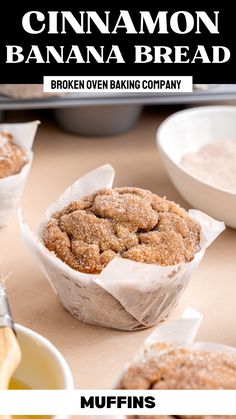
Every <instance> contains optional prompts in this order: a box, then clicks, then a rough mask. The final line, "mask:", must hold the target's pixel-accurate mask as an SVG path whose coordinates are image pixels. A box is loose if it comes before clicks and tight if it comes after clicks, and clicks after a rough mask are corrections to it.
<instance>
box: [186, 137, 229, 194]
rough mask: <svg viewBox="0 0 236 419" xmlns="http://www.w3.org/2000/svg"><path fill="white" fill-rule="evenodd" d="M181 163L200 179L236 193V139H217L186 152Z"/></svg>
mask: <svg viewBox="0 0 236 419" xmlns="http://www.w3.org/2000/svg"><path fill="white" fill-rule="evenodd" d="M181 165H182V166H183V167H184V168H185V169H186V170H187V171H188V172H189V174H191V175H193V176H195V177H196V178H198V179H199V180H202V181H204V182H206V183H208V184H209V185H212V186H215V187H217V188H221V189H224V190H226V191H229V192H233V193H236V140H220V141H215V142H213V143H211V144H208V145H206V146H204V147H202V148H200V150H198V151H196V152H195V153H188V154H185V156H184V157H183V158H182V160H181Z"/></svg>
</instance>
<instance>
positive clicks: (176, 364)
mask: <svg viewBox="0 0 236 419" xmlns="http://www.w3.org/2000/svg"><path fill="white" fill-rule="evenodd" d="M118 387H119V388H120V389H144V390H148V389H164V390H167V389H169V390H173V389H179V390H181V389H183V390H187V389H209V390H210V389H213V390H214V389H236V356H235V355H233V354H231V353H226V352H217V351H209V350H206V351H198V350H191V349H188V348H185V347H177V348H172V349H169V350H167V351H165V352H160V353H159V354H158V349H157V350H155V347H154V349H150V350H146V352H144V354H143V356H142V357H140V358H139V359H137V360H136V361H134V362H133V363H132V364H131V365H130V367H129V368H128V369H127V371H125V373H124V374H123V376H122V378H121V379H120V382H119V384H118Z"/></svg>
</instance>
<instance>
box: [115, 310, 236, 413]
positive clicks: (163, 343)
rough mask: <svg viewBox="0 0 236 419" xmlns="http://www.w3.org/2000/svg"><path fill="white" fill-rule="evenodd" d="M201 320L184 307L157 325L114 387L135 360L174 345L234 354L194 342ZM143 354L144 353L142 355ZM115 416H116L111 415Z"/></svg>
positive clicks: (229, 349)
mask: <svg viewBox="0 0 236 419" xmlns="http://www.w3.org/2000/svg"><path fill="white" fill-rule="evenodd" d="M201 321H202V315H201V313H199V312H198V311H197V310H195V309H193V308H192V307H188V308H186V310H185V311H184V312H183V315H182V317H181V318H180V319H177V320H169V321H167V322H165V323H162V324H161V325H159V326H158V327H157V328H156V329H155V330H154V331H153V332H152V333H151V334H150V335H149V336H148V337H147V339H146V340H145V341H144V344H143V347H142V348H141V349H140V350H139V351H138V352H137V353H136V354H135V355H134V358H133V360H131V361H130V362H128V363H127V364H126V365H125V367H124V369H123V370H122V371H121V373H120V375H119V377H117V379H116V380H115V383H114V388H119V387H120V382H121V379H122V377H123V376H124V374H125V373H126V372H127V370H128V369H129V368H130V367H132V365H133V364H134V363H135V365H137V362H138V363H139V362H140V364H142V362H143V360H144V357H145V358H147V354H149V353H150V355H153V354H154V353H156V354H157V355H160V354H161V353H163V352H168V351H169V350H170V349H173V348H176V347H186V348H189V349H194V350H199V351H207V350H210V351H218V352H229V353H231V354H234V355H236V348H234V347H232V346H227V345H222V344H219V343H213V342H195V341H194V340H195V337H196V334H197V332H198V329H199V326H200V324H201ZM144 354H145V355H144ZM113 418H116V416H113Z"/></svg>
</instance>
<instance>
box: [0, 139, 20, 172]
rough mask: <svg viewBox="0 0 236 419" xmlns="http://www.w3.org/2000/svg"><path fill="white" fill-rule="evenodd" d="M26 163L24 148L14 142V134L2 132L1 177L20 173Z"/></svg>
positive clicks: (0, 141)
mask: <svg viewBox="0 0 236 419" xmlns="http://www.w3.org/2000/svg"><path fill="white" fill-rule="evenodd" d="M25 163H26V156H25V154H24V152H23V150H22V149H21V148H20V147H19V146H18V145H16V144H14V142H13V136H12V135H11V134H10V133H8V132H5V131H1V132H0V179H2V178H4V177H7V176H11V175H15V174H17V173H19V172H20V171H21V169H22V167H23V166H24V165H25Z"/></svg>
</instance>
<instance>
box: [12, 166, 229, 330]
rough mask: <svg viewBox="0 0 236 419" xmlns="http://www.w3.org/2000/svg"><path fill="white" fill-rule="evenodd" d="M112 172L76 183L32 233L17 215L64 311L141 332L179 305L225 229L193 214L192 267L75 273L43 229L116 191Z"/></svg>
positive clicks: (116, 267) (119, 263)
mask: <svg viewBox="0 0 236 419" xmlns="http://www.w3.org/2000/svg"><path fill="white" fill-rule="evenodd" d="M114 175H115V173H114V170H113V168H112V167H111V166H110V165H104V166H101V167H99V168H98V169H96V170H94V171H92V172H90V173H88V174H86V175H85V176H83V177H81V178H80V179H78V180H77V181H76V182H75V183H74V184H73V185H72V186H71V187H69V188H68V189H67V190H66V191H65V192H64V194H63V195H62V196H61V197H60V198H59V199H58V201H57V202H55V203H54V204H53V205H51V206H50V208H48V210H47V211H46V216H45V219H44V221H43V222H42V223H41V225H40V226H39V229H38V233H37V234H36V235H34V234H33V233H32V231H31V230H30V229H29V227H28V226H27V225H26V223H25V222H24V220H23V216H22V213H20V212H19V220H20V227H21V233H22V237H23V240H24V243H25V244H26V246H27V247H28V249H29V251H30V252H31V253H32V254H33V255H34V256H35V257H36V259H37V261H38V262H39V263H40V266H41V268H42V270H43V272H44V273H45V275H46V276H47V278H48V279H49V281H50V282H51V284H52V286H53V287H54V289H55V291H56V293H57V295H58V298H59V299H60V301H61V303H62V304H63V305H64V307H65V308H66V309H67V310H69V311H70V312H71V313H72V314H73V315H74V316H75V317H76V318H78V319H79V320H81V321H83V322H85V323H89V324H95V325H102V326H106V327H113V328H116V329H123V330H137V329H142V328H146V327H150V326H153V325H154V324H156V323H158V322H160V321H162V320H164V319H165V318H166V317H167V316H168V315H169V314H170V312H171V310H172V309H173V307H174V306H175V305H176V304H177V302H178V300H179V298H180V296H181V295H182V293H183V291H184V289H185V287H186V285H187V284H188V282H189V279H190V276H191V275H192V273H193V271H194V270H195V269H196V267H197V266H198V264H199V263H200V261H201V259H202V257H203V255H204V252H205V249H206V247H208V246H209V245H210V244H211V243H212V241H213V240H214V239H215V238H216V237H217V236H218V235H219V234H220V233H221V232H222V231H223V230H224V228H225V227H224V223H221V222H219V221H216V220H213V219H212V218H210V217H208V216H207V215H205V214H203V213H201V212H200V211H193V210H192V211H191V216H192V217H193V218H194V219H196V220H197V221H198V222H199V223H200V224H201V227H202V231H201V250H200V252H198V253H197V254H196V255H195V257H194V259H193V260H192V261H191V262H190V263H188V264H179V265H175V266H164V267H163V266H157V265H154V264H145V263H139V262H134V261H131V260H128V259H124V258H121V257H116V258H114V259H113V260H112V261H111V262H110V263H109V264H108V265H107V266H106V268H104V269H103V271H102V272H101V273H100V274H99V275H91V274H85V273H81V272H77V271H75V270H73V269H72V268H70V267H69V266H68V265H66V264H65V263H64V262H62V261H61V260H60V259H59V258H57V257H56V256H55V255H54V254H53V253H51V252H49V250H47V249H46V248H45V246H44V245H43V243H42V240H41V237H42V231H43V228H44V226H45V224H46V223H47V222H48V220H49V219H50V217H51V215H52V214H53V213H54V212H55V211H58V210H61V209H62V208H64V207H65V206H66V205H67V204H69V203H70V202H71V201H74V200H77V199H79V198H81V197H82V196H83V195H88V194H91V193H93V192H95V191H96V190H98V189H100V188H102V187H107V188H110V187H112V183H113V179H114Z"/></svg>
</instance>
